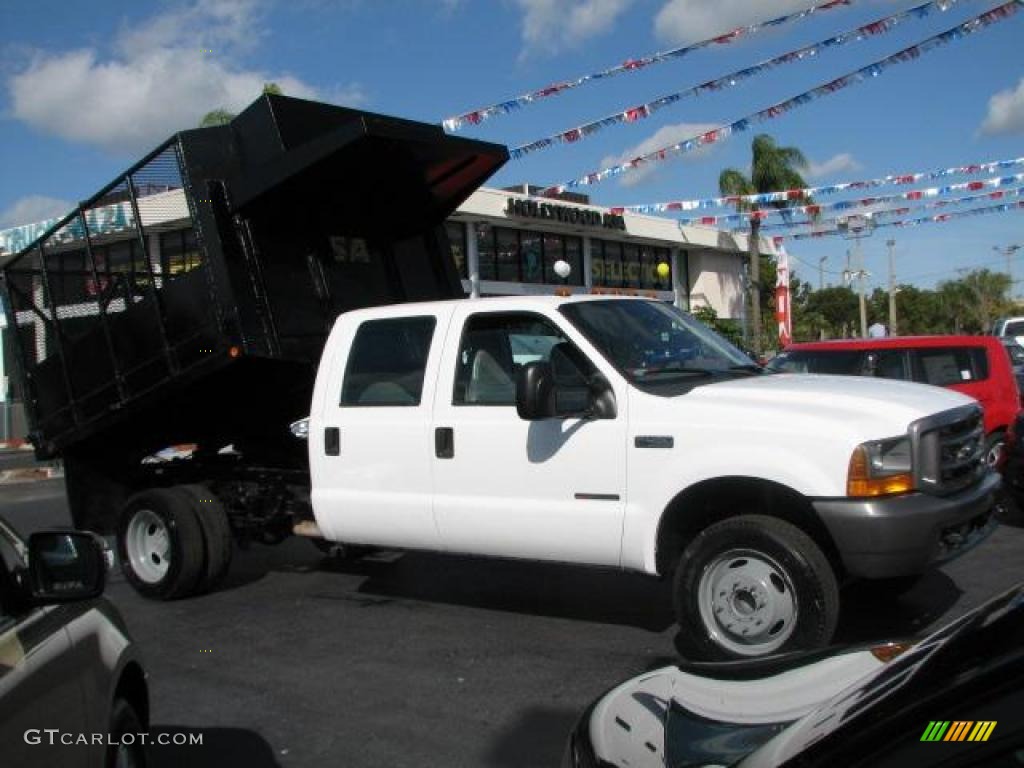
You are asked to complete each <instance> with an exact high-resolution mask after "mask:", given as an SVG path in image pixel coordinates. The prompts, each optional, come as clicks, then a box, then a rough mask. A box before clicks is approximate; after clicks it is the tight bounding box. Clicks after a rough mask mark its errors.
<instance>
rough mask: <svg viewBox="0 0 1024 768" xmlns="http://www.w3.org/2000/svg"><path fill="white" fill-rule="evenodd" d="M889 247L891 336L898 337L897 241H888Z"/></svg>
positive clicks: (886, 242)
mask: <svg viewBox="0 0 1024 768" xmlns="http://www.w3.org/2000/svg"><path fill="white" fill-rule="evenodd" d="M885 244H886V245H887V246H889V335H890V336H897V335H899V334H897V332H896V241H895V240H886V241H885Z"/></svg>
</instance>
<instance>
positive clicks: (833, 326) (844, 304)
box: [806, 285, 860, 338]
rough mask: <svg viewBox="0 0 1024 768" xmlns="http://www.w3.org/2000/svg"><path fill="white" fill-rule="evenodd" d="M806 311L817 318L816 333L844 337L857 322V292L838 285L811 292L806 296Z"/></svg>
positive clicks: (831, 336)
mask: <svg viewBox="0 0 1024 768" xmlns="http://www.w3.org/2000/svg"><path fill="white" fill-rule="evenodd" d="M806 311H807V312H808V313H809V314H811V315H814V316H817V317H818V318H819V321H820V325H819V326H818V328H817V330H818V334H817V335H819V336H822V335H823V336H826V337H829V338H844V337H846V336H848V335H849V333H850V330H851V329H852V328H853V327H854V326H855V324H856V323H857V318H858V315H859V312H860V309H859V304H858V301H857V294H856V293H854V292H853V291H852V290H851V289H850V288H849V287H847V286H845V285H840V286H833V287H831V288H825V289H824V290H820V291H814V292H813V293H811V294H810V295H809V296H808V297H807V305H806ZM812 338H814V336H813V335H812Z"/></svg>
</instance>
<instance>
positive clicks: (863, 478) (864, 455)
mask: <svg viewBox="0 0 1024 768" xmlns="http://www.w3.org/2000/svg"><path fill="white" fill-rule="evenodd" d="M912 490H914V475H913V464H912V461H911V455H910V438H908V437H894V438H892V439H889V440H873V441H871V442H869V443H863V444H861V445H858V446H857V447H856V448H855V449H854V451H853V455H852V456H851V457H850V468H849V471H848V472H847V474H846V495H847V496H861V497H863V496H888V495H890V494H893V493H906V492H907V491H912Z"/></svg>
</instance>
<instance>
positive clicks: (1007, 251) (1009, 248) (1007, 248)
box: [992, 244, 1020, 301]
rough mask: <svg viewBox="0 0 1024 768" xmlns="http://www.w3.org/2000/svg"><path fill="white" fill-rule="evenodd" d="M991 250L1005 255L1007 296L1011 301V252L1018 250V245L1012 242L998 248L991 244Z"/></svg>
mask: <svg viewBox="0 0 1024 768" xmlns="http://www.w3.org/2000/svg"><path fill="white" fill-rule="evenodd" d="M992 250H993V251H995V252H996V253H1000V254H1002V255H1003V256H1005V257H1006V276H1007V277H1008V278H1010V296H1009V298H1010V301H1013V261H1012V259H1011V257H1012V256H1013V254H1015V253H1016V252H1017V251H1019V250H1020V246H1019V245H1016V244H1014V245H1007V246H1005V247H1003V248H1000V247H999V246H998V245H993V246H992Z"/></svg>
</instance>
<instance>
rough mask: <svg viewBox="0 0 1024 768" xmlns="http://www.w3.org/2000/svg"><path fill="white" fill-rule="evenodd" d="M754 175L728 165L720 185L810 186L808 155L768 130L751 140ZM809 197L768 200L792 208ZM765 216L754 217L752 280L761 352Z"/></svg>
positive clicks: (749, 188)
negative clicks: (777, 140) (779, 141)
mask: <svg viewBox="0 0 1024 768" xmlns="http://www.w3.org/2000/svg"><path fill="white" fill-rule="evenodd" d="M751 158H752V159H751V164H750V176H747V175H745V174H744V173H743V171H740V170H738V169H736V168H726V169H725V170H723V171H722V172H721V174H719V176H718V189H719V191H720V192H721V194H723V195H751V194H758V193H762V192H775V191H777V190H784V189H800V188H802V187H805V186H806V182H805V181H804V179H803V176H801V175H800V173H799V171H798V170H797V169H799V168H806V167H807V158H806V157H804V153H803V152H801V151H800V150H799V149H797V148H796V147H780V146H779V145H778V144H776V143H775V139H773V138H772V137H771V136H768V135H767V134H763V133H762V134H759V135H758V136H755V137H754V141H753V143H752V144H751ZM806 202H807V199H806V198H805V197H802V196H801V197H800V198H797V199H794V200H783V201H780V202H775V203H768V204H767V205H768V206H769V207H772V208H788V207H789V206H792V205H794V204H804V203H806ZM760 208H761V206H760V205H758V204H757V203H753V204H752V203H746V202H742V201H741V202H737V204H736V209H737V210H739V211H751V212H752V213H755V212H756V211H758V210H759V209H760ZM760 234H761V218H760V217H759V216H756V215H752V216H751V217H750V281H751V283H752V284H753V291H752V296H751V312H750V320H751V324H752V325H753V328H754V338H753V345H754V351H755V352H761V282H760V281H761V248H760V242H759V236H760Z"/></svg>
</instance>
